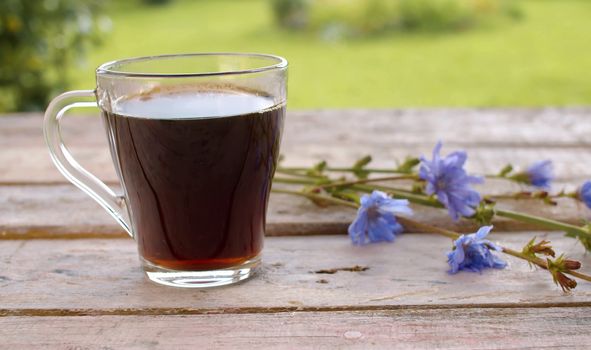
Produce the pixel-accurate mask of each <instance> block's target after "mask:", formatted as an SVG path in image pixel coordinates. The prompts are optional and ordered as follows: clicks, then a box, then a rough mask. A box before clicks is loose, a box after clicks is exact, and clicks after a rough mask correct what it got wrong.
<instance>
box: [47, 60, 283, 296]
mask: <svg viewBox="0 0 591 350" xmlns="http://www.w3.org/2000/svg"><path fill="white" fill-rule="evenodd" d="M286 75H287V62H286V61H285V60H284V59H282V58H279V57H276V56H270V55H257V54H192V55H173V56H157V57H146V58H139V59H130V60H122V61H116V62H111V63H107V64H104V65H102V66H101V67H99V68H98V70H97V89H96V91H94V92H96V98H97V101H98V105H99V107H100V109H101V114H102V119H103V121H104V125H105V129H106V132H107V137H108V140H109V145H110V151H111V155H112V158H113V161H114V164H115V169H116V171H117V174H118V176H119V178H120V180H121V184H122V188H123V192H124V194H123V195H122V196H117V195H115V194H113V193H101V191H100V190H102V191H103V192H105V191H106V192H108V191H110V190H109V189H108V188H106V189H105V188H101V189H99V188H98V187H100V186H101V185H102V186H104V184H102V183H100V181H99V180H98V179H96V178H94V177H93V176H92V175H90V174H89V173H87V172H86V174H84V170H83V169H81V168H80V167H79V165H78V164H77V163H75V161H73V158H71V156H69V155H68V154H66V155H64V156H63V158H61V157H60V154H59V152H58V151H59V150H60V149H61V150H63V151H65V152H67V150H65V149H64V148H63V147H60V149H58V150H56V147H52V145H54V146H55V144H57V143H59V145H61V139H59V132H58V133H57V134H58V135H57V137H56V136H55V135H52V132H51V131H52V129H51V128H52V127H54V126H53V125H57V124H58V121H59V119H60V117H61V116H62V115H63V112H64V111H65V110H67V109H68V108H70V107H72V104H70V105H69V106H66V107H64V108H61V110H59V106H57V107H56V106H53V108H52V105H51V104H50V106H49V107H48V110H47V112H46V125H45V129H46V139H47V142H48V145H49V147H50V151H51V153H52V158H53V159H54V161H55V162H56V164H57V166H58V168H59V169H60V170H61V171H62V173H64V175H65V176H66V177H67V178H69V179H70V180H72V182H74V184H76V185H77V186H79V187H80V188H81V189H82V190H84V191H85V192H87V193H89V194H90V195H91V196H92V197H93V198H95V199H96V200H97V201H98V202H99V204H101V205H102V206H103V207H105V208H106V209H107V210H108V211H109V212H110V213H111V214H112V215H113V216H114V217H115V218H116V219H117V221H119V222H120V223H121V224H122V226H123V227H124V228H125V229H126V230H128V232H130V234H132V236H133V237H134V238H135V240H136V241H137V243H138V251H139V254H140V258H141V260H142V262H143V267H144V271H145V272H146V275H147V276H148V278H149V279H150V280H152V281H154V282H157V283H160V284H165V285H171V286H177V287H211V286H219V285H226V284H231V283H235V282H238V281H241V280H244V279H246V278H248V277H250V276H251V275H252V274H253V272H254V268H255V267H256V266H257V265H258V263H259V261H260V253H261V250H262V247H263V238H264V232H265V215H266V210H267V202H268V197H269V192H270V189H271V181H272V177H273V174H274V171H275V166H276V162H277V158H278V156H279V145H280V141H281V134H282V130H283V121H284V117H285V103H286V88H285V82H286ZM94 92H93V93H94ZM66 94H72V93H66ZM74 94H76V92H74ZM82 96H84V97H88V95H82V94H81V93H80V92H78V96H76V97H82ZM72 97H75V96H66V97H64V95H62V96H60V97H58V98H56V100H57V101H56V100H54V101H52V104H54V103H57V104H59V103H60V102H62V101H65V102H68V100H72ZM60 98H61V99H62V101H60V100H59V99H60ZM74 105H75V103H74ZM54 110H56V111H57V110H59V111H58V112H57V113H54ZM54 114H55V115H56V117H54V118H52V115H54ZM48 118H49V120H50V121H51V119H55V122H54V123H53V124H52V123H48ZM56 138H57V139H58V140H54V139H56ZM72 162H73V163H74V164H72ZM68 166H69V167H68ZM77 167H78V168H79V169H76V168H77ZM76 171H79V172H80V173H77V172H76ZM84 175H86V177H84ZM104 187H106V186H104ZM109 196H110V197H109Z"/></svg>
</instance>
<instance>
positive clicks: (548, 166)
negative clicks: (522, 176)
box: [527, 160, 554, 188]
mask: <svg viewBox="0 0 591 350" xmlns="http://www.w3.org/2000/svg"><path fill="white" fill-rule="evenodd" d="M527 176H528V178H529V183H530V184H531V185H533V186H535V187H540V188H550V185H551V183H552V180H553V179H554V174H553V171H552V161H551V160H542V161H539V162H535V163H534V164H532V165H531V166H530V167H529V168H527Z"/></svg>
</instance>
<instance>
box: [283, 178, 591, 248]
mask: <svg viewBox="0 0 591 350" xmlns="http://www.w3.org/2000/svg"><path fill="white" fill-rule="evenodd" d="M277 180H278V181H279V182H284V183H292V184H314V181H306V180H303V179H302V180H296V179H277ZM351 189H354V190H358V191H362V192H368V193H370V192H372V191H373V190H380V191H384V192H387V193H389V194H391V195H392V196H393V197H396V198H402V199H407V200H408V201H410V202H412V203H415V204H420V205H425V206H429V207H434V208H444V206H443V205H442V204H441V203H439V202H438V201H437V200H436V199H434V198H433V197H428V196H425V195H421V194H415V193H411V192H408V191H406V190H403V189H399V188H395V187H390V186H381V185H372V186H369V185H365V184H357V185H352V186H351ZM495 213H496V215H498V216H502V217H506V218H509V219H513V220H516V221H521V222H527V223H531V224H536V225H540V226H541V227H544V228H549V229H555V230H559V231H564V232H567V233H570V234H573V235H575V236H577V237H584V238H585V239H589V237H590V236H591V233H590V232H588V231H587V230H585V229H584V228H583V227H579V226H575V225H571V224H567V223H564V222H560V221H556V220H552V219H547V218H544V217H540V216H535V215H530V214H525V213H519V212H515V211H511V210H503V209H495Z"/></svg>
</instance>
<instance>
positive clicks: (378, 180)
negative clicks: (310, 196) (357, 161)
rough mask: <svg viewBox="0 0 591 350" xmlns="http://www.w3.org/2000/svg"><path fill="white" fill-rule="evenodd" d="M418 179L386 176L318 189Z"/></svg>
mask: <svg viewBox="0 0 591 350" xmlns="http://www.w3.org/2000/svg"><path fill="white" fill-rule="evenodd" d="M418 179H419V177H418V176H416V175H399V176H386V177H376V178H373V179H361V180H354V181H341V182H334V183H329V184H326V185H320V186H318V187H320V188H332V187H342V186H351V185H357V184H366V183H372V182H383V181H397V180H418Z"/></svg>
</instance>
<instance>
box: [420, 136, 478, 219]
mask: <svg viewBox="0 0 591 350" xmlns="http://www.w3.org/2000/svg"><path fill="white" fill-rule="evenodd" d="M441 147H442V144H441V142H438V143H437V145H436V146H435V148H434V149H433V160H431V161H429V160H427V159H426V158H425V157H421V167H420V169H419V177H420V178H421V179H423V180H425V181H427V188H426V191H427V194H428V195H432V194H436V195H437V200H439V202H441V204H443V205H444V206H445V207H446V208H447V210H448V212H449V216H451V218H452V219H453V220H455V221H457V220H458V219H459V217H460V215H462V216H466V217H468V216H472V215H474V213H475V210H474V208H475V207H477V206H478V204H479V203H480V194H479V193H478V192H476V191H475V190H473V189H472V188H470V184H476V183H482V182H483V179H482V178H481V177H479V176H470V175H468V174H467V173H466V170H464V163H465V162H466V159H467V158H468V156H467V155H466V152H465V151H456V152H453V153H451V154H449V155H448V156H447V157H444V158H442V157H441V156H440V155H439V152H440V151H441Z"/></svg>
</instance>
